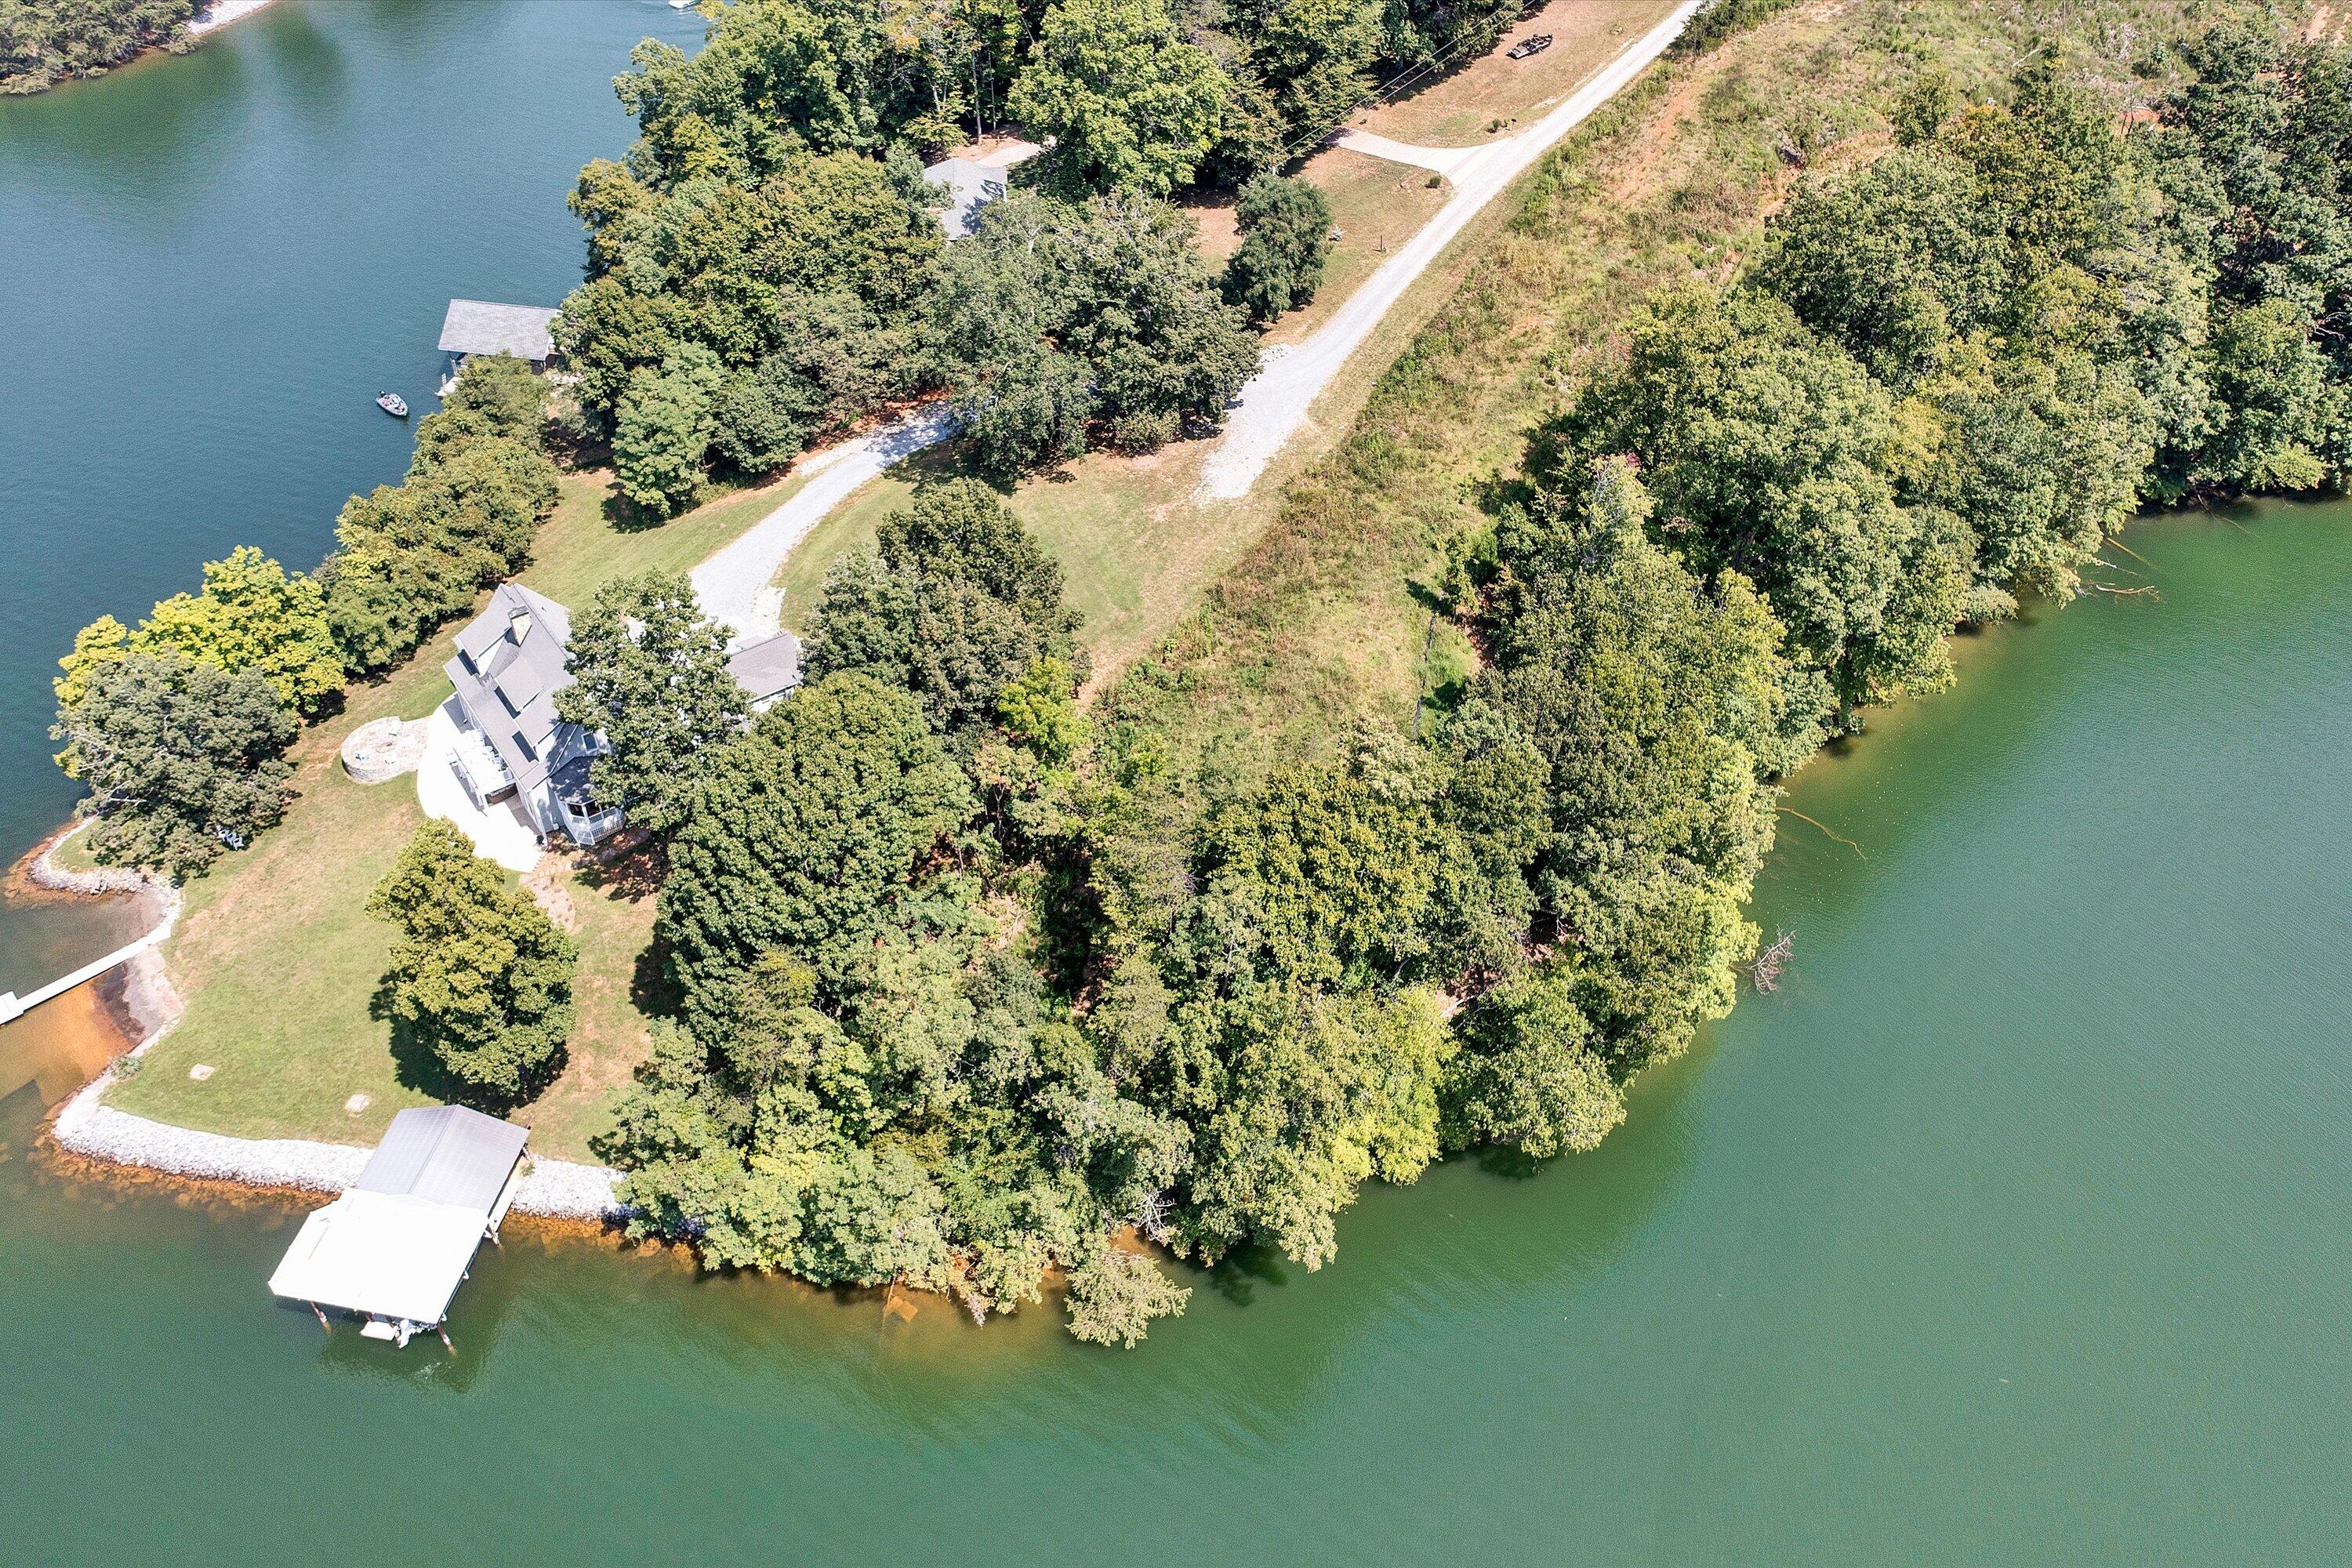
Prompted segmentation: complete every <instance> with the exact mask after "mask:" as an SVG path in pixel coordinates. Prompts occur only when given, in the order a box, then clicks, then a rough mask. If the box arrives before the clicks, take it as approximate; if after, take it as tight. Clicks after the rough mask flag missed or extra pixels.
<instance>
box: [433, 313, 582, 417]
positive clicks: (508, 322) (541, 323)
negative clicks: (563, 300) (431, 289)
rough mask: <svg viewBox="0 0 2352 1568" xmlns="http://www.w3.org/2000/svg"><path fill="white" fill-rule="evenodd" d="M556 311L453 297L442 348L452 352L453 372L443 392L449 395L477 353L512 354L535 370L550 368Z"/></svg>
mask: <svg viewBox="0 0 2352 1568" xmlns="http://www.w3.org/2000/svg"><path fill="white" fill-rule="evenodd" d="M555 315H556V313H555V311H554V310H551V309H549V308H547V307H545V306H541V305H500V304H496V303H493V302H492V301H490V300H450V301H449V309H448V310H447V312H446V314H444V315H443V316H442V318H441V352H442V353H445V354H447V355H448V356H449V374H448V375H447V376H446V378H445V379H444V380H443V381H442V383H441V395H442V396H444V397H446V396H448V395H449V387H450V385H451V384H453V383H455V382H456V381H457V373H458V372H459V371H460V370H463V369H464V368H465V365H466V361H467V359H468V358H470V357H471V356H473V355H475V354H512V355H514V357H515V358H517V359H519V360H523V361H525V362H527V363H529V364H530V368H531V369H533V370H540V371H543V370H545V369H547V368H548V366H549V365H551V364H552V363H554V362H555V338H554V334H553V331H552V329H553V327H554V324H555Z"/></svg>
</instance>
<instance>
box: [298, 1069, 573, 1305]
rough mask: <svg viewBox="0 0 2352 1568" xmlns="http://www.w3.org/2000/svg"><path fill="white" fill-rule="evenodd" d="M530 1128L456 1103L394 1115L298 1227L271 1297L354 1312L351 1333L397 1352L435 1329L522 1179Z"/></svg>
mask: <svg viewBox="0 0 2352 1568" xmlns="http://www.w3.org/2000/svg"><path fill="white" fill-rule="evenodd" d="M529 1140H530V1131H529V1130H528V1129H526V1128H522V1127H518V1126H516V1125H515V1124H514V1123H513V1122H511V1121H499V1119H498V1118H497V1117H495V1116H485V1115H483V1114H482V1113H481V1112H480V1111H478V1110H467V1109H466V1108H465V1107H464V1106H462V1105H436V1106H431V1107H418V1108H415V1109H412V1110H404V1111H402V1112H401V1113H400V1114H399V1115H397V1116H395V1117H394V1118H393V1119H392V1125H391V1127H389V1128H388V1129H386V1130H385V1131H384V1135H383V1142H381V1143H378V1144H377V1145H376V1146H375V1152H373V1153H372V1154H370V1155H369V1156H368V1160H367V1163H366V1164H365V1165H363V1166H362V1167H361V1169H360V1175H359V1180H357V1181H356V1182H353V1183H352V1184H351V1186H350V1187H349V1188H348V1189H347V1190H345V1192H344V1193H343V1194H342V1195H341V1197H339V1198H337V1199H336V1200H335V1201H334V1202H333V1203H331V1204H329V1205H327V1206H326V1207H324V1208H322V1209H319V1210H316V1211H315V1212H313V1213H312V1214H311V1215H310V1216H309V1217H308V1218H306V1219H305V1220H303V1222H302V1229H301V1231H300V1233H299V1234H298V1235H297V1236H296V1237H294V1244H293V1245H292V1246H291V1247H288V1248H287V1249H286V1256H285V1257H284V1258H281V1259H280V1260H279V1261H278V1269H277V1272H275V1273H273V1274H272V1275H270V1277H269V1289H270V1292H271V1293H272V1294H273V1295H276V1296H278V1297H279V1298H281V1299H283V1300H289V1301H302V1302H306V1303H308V1304H309V1305H310V1310H312V1311H314V1312H316V1313H318V1314H319V1321H320V1324H321V1325H324V1324H325V1323H326V1321H327V1314H326V1309H327V1308H329V1307H333V1308H335V1309H337V1310H340V1311H346V1312H356V1313H358V1314H359V1315H360V1316H361V1317H362V1318H363V1319H365V1320H366V1321H365V1322H364V1323H363V1324H362V1327H361V1329H360V1332H361V1333H362V1334H363V1335H365V1336H366V1337H367V1338H369V1339H372V1340H391V1341H393V1342H395V1343H397V1344H402V1345H405V1344H406V1343H407V1342H408V1341H409V1337H410V1336H411V1335H413V1334H416V1333H421V1332H425V1331H438V1332H440V1333H441V1335H442V1338H443V1339H444V1340H445V1341H446V1339H447V1337H448V1332H447V1331H446V1329H444V1328H443V1327H442V1325H443V1323H444V1322H446V1321H447V1319H448V1316H449V1302H450V1300H451V1299H452V1298H454V1297H455V1296H456V1295H457V1286H458V1283H459V1282H460V1281H461V1280H463V1279H465V1278H466V1270H467V1267H468V1266H470V1265H471V1264H472V1263H473V1261H474V1253H475V1252H476V1250H477V1249H478V1248H479V1247H481V1245H482V1241H483V1239H484V1238H485V1237H488V1239H490V1240H492V1241H496V1240H497V1239H498V1235H499V1221H500V1220H502V1219H504V1218H505V1217H506V1214H507V1207H508V1205H510V1204H512V1203H513V1202H514V1194H515V1186H516V1184H517V1183H518V1182H520V1180H521V1178H522V1152H523V1145H524V1144H525V1143H526V1142H528V1141H529Z"/></svg>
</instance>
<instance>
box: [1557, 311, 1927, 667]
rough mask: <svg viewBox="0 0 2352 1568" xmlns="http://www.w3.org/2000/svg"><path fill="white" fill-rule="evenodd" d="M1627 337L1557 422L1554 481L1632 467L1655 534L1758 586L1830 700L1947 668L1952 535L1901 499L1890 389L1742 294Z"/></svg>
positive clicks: (1649, 318) (1657, 317) (1660, 318)
mask: <svg viewBox="0 0 2352 1568" xmlns="http://www.w3.org/2000/svg"><path fill="white" fill-rule="evenodd" d="M1632 337H1633V342H1632V350H1631V353H1630V354H1629V356H1628V358H1627V360H1626V362H1625V363H1624V364H1623V365H1622V367H1621V368H1618V369H1616V370H1613V371H1612V372H1611V373H1609V374H1605V375H1603V376H1602V377H1601V378H1600V379H1598V380H1596V381H1595V382H1594V383H1593V384H1591V386H1590V387H1588V388H1587V389H1586V390H1585V391H1584V392H1583V394H1582V395H1580V397H1579V398H1578V400H1577V402H1576V404H1575V405H1574V406H1573V407H1571V409H1570V411H1569V413H1568V414H1567V415H1566V416H1564V417H1563V418H1562V419H1561V420H1560V421H1559V423H1558V425H1557V426H1555V429H1554V432H1553V438H1554V440H1555V441H1556V442H1557V444H1558V449H1559V452H1560V454H1561V456H1560V458H1559V459H1558V462H1557V468H1558V472H1559V474H1560V475H1561V478H1562V482H1563V483H1566V484H1569V485H1571V486H1574V485H1579V484H1581V483H1582V482H1584V476H1585V475H1587V474H1589V473H1590V472H1591V463H1592V462H1593V461H1595V460H1596V459H1599V458H1606V457H1611V456H1615V455H1619V454H1623V455H1627V456H1631V457H1633V458H1635V459H1636V460H1638V462H1639V463H1640V466H1641V473H1642V480H1643V484H1644V485H1645V486H1646V487H1647V489H1648V491H1649V493H1650V494H1652V495H1654V497H1655V498H1656V501H1657V507H1658V511H1659V523H1660V528H1661V532H1662V536H1663V537H1664V538H1665V539H1667V540H1669V541H1671V542H1672V543H1673V546H1674V548H1675V551H1676V552H1678V553H1680V554H1681V555H1682V556H1683V557H1684V559H1685V561H1686V562H1687V563H1689V565H1690V566H1691V567H1692V568H1693V569H1695V570H1696V571H1698V572H1700V573H1701V574H1706V575H1714V574H1719V573H1724V572H1737V573H1738V574H1740V575H1742V576H1744V577H1746V578H1747V579H1748V580H1749V581H1751V582H1752V583H1754V584H1756V585H1757V586H1758V587H1759V588H1760V589H1761V590H1763V593H1764V595H1765V597H1766V598H1767V599H1769V601H1770V602H1771V605H1772V608H1773V609H1774V611H1775V612H1777V613H1778V615H1779V616H1780V619H1781V620H1782V621H1783V622H1784V623H1785V624H1786V625H1787V626H1788V629H1789V635H1790V637H1791V638H1792V639H1794V641H1795V642H1796V644H1797V646H1798V647H1801V649H1802V650H1803V651H1804V654H1805V656H1806V658H1808V659H1809V660H1810V661H1811V663H1812V664H1813V665H1814V666H1815V667H1817V668H1821V669H1822V670H1823V671H1825V672H1827V673H1828V675H1829V676H1830V679H1831V680H1832V685H1833V687H1834V689H1835V690H1836V693H1837V696H1838V698H1839V700H1840V701H1841V702H1842V703H1843V704H1844V705H1846V706H1848V707H1852V706H1853V705H1856V704H1860V703H1863V702H1866V701H1870V700H1876V699H1878V698H1882V697H1885V696H1891V695H1895V694H1897V693H1901V692H1905V691H1916V690H1922V689H1933V688H1935V687H1936V686H1937V685H1939V684H1941V683H1942V682H1943V681H1944V680H1945V679H1948V676H1949V671H1950V661H1949V656H1948V654H1947V652H1946V651H1945V648H1944V637H1945V635H1946V634H1947V633H1948V632H1949V631H1950V630H1951V628H1952V626H1953V625H1954V624H1955V623H1956V622H1957V621H1958V619H1959V618H1960V616H1961V612H1962V601H1963V596H1964V594H1965V590H1966V586H1967V581H1968V577H1967V571H1968V566H1967V563H1966V562H1965V561H1964V560H1963V558H1962V555H1963V551H1962V541H1961V540H1960V539H1958V538H1957V537H1955V536H1954V534H1953V532H1952V531H1951V529H1950V527H1949V522H1948V520H1945V519H1939V518H1937V517H1936V516H1934V515H1923V514H1918V513H1913V512H1908V511H1906V510H1904V509H1903V508H1901V507H1899V506H1898V505H1897V504H1896V501H1895V488H1894V485H1893V483H1892V481H1891V479H1889V477H1888V475H1887V472H1886V469H1885V457H1886V453H1887V451H1888V449H1889V447H1890V445H1891V444H1892V442H1893V439H1894V436H1895V428H1894V424H1893V404H1892V401H1891V399H1890V398H1889V397H1888V395H1887V393H1886V391H1885V388H1884V387H1882V386H1880V385H1879V384H1877V383H1876V382H1874V381H1873V380H1872V379H1871V377H1870V374H1869V373H1868V372H1867V371H1865V370H1864V368H1863V367H1862V366H1861V365H1860V364H1859V363H1856V362H1855V361H1854V359H1853V356H1851V355H1850V354H1848V353H1845V352H1844V351H1843V349H1841V348H1839V347H1837V346H1836V345H1835V344H1832V343H1828V342H1822V340H1821V339H1820V338H1819V337H1817V336H1815V335H1814V334H1813V333H1812V332H1811V331H1809V330H1808V329H1807V328H1806V327H1805V325H1804V323H1803V322H1801V321H1799V320H1798V319H1797V317H1796V315H1795V314H1794V313H1793V312H1792V311H1790V309H1789V308H1788V307H1787V306H1786V305H1784V304H1782V303H1781V302H1780V300H1777V299H1773V298H1770V297H1768V296H1762V295H1758V294H1754V293H1751V292H1748V291H1746V290H1735V291H1733V292H1731V293H1729V294H1716V293H1713V292H1706V291H1701V292H1684V293H1678V294H1674V295H1669V296H1666V297H1664V298H1663V299H1661V300H1658V301H1656V302H1655V303H1654V305H1653V306H1652V308H1651V309H1650V310H1648V311H1647V312H1646V313H1645V314H1644V315H1643V317H1642V319H1641V320H1639V321H1636V322H1635V323H1634V326H1633V333H1632Z"/></svg>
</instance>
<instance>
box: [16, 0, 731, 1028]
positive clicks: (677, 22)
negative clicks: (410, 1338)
mask: <svg viewBox="0 0 2352 1568" xmlns="http://www.w3.org/2000/svg"><path fill="white" fill-rule="evenodd" d="M701 27H702V23H701V21H700V20H699V18H698V17H695V16H692V15H685V16H681V15H680V14H679V13H677V12H675V11H672V10H670V9H669V8H668V7H667V6H666V5H661V4H658V3H657V0H278V3H277V5H274V6H273V7H272V8H270V9H269V10H267V11H264V12H262V13H261V14H260V15H258V16H253V17H251V18H248V19H247V20H245V21H241V22H238V23H237V24H236V26H232V27H229V28H227V29H226V30H224V31H223V32H221V33H220V34H218V35H216V36H215V37H214V38H213V39H212V40H211V41H210V42H209V43H208V44H206V45H205V47H203V48H202V49H200V50H198V51H197V52H196V53H195V54H194V55H192V56H189V57H187V58H183V59H173V58H166V57H160V56H158V57H151V58H148V59H145V60H142V61H140V62H139V63H137V64H135V65H133V66H131V67H130V68H126V69H122V70H119V71H116V72H114V73H113V74H111V75H110V76H108V77H107V78H105V79H102V80H100V81H94V82H82V83H74V84H71V85H68V86H67V87H65V88H62V89H58V90H56V91H52V92H48V93H45V94H42V95H40V96H38V97H36V98H25V99H0V544H5V551H6V570H5V571H0V626H5V627H6V632H5V637H0V865H5V863H6V862H7V861H9V860H12V859H14V858H16V856H17V855H18V854H19V853H21V852H22V851H23V850H24V849H25V848H26V847H28V846H30V845H31V844H33V843H34V842H35V841H37V839H38V838H39V837H40V836H41V834H42V833H43V832H45V831H46V830H47V829H48V828H49V827H51V826H54V825H55V824H56V823H58V821H60V820H62V819H63V817H64V816H65V815H66V814H67V812H68V811H69V810H70V809H71V807H72V804H73V799H74V794H75V792H74V790H73V788H72V786H71V785H70V784H68V782H67V781H66V780H65V779H63V778H61V777H60V776H58V773H57V772H56V770H55V769H53V768H51V767H50V766H49V764H48V756H49V753H50V752H52V751H54V750H55V749H56V747H55V745H54V744H53V742H50V740H49V738H48V733H47V728H48V723H49V719H50V713H51V709H52V707H53V702H52V700H51V697H50V693H49V677H50V676H52V675H54V674H55V673H56V672H57V671H56V667H55V665H54V663H53V662H52V661H53V660H55V659H56V658H57V657H58V654H60V653H62V652H64V651H65V650H66V648H68V647H70V646H71V644H72V641H73V634H74V630H75V628H76V627H78V626H82V625H84V624H85V623H87V622H89V621H90V620H93V619H95V618H96V617H97V616H100V615H105V614H112V615H114V616H117V617H118V618H120V619H121V620H123V621H126V622H129V621H134V620H136V619H137V618H138V617H139V616H142V615H144V614H145V613H146V611H147V609H148V606H149V605H152V604H153V603H154V602H155V600H157V599H158V598H161V597H163V596H165V595H171V594H173V593H177V592H179V591H181V590H182V589H194V587H196V586H197V585H198V583H199V568H200V566H201V564H202V563H204V562H205V561H207V560H211V559H215V558H217V557H219V556H222V555H225V554H226V553H227V552H228V551H229V550H230V549H232V548H233V547H234V546H236V545H238V544H247V543H249V544H258V545H261V546H262V547H263V548H264V549H267V550H268V551H269V552H272V553H273V554H276V555H278V556H279V557H280V558H282V559H283V560H284V561H285V562H286V563H287V564H288V565H289V567H293V568H297V569H304V570H307V569H308V568H310V567H311V566H314V565H316V564H317V563H318V562H319V560H320V557H321V556H323V555H324V554H325V553H326V552H327V549H328V547H329V546H330V545H331V543H332V542H333V541H332V532H333V528H334V520H335V513H336V511H337V510H339V509H340V508H341V505H342V503H343V500H344V498H345V497H347V496H349V495H350V494H351V493H352V492H353V491H354V490H363V489H370V488H372V487H373V486H375V485H378V484H382V483H385V482H388V481H393V480H397V479H399V478H400V476H401V474H402V473H403V472H404V470H405V469H406V468H407V467H408V456H409V448H410V444H411V438H412V437H411V432H410V429H409V426H406V425H403V424H401V423H400V422H398V421H395V420H393V419H391V418H388V417H386V416H384V415H383V413H382V412H381V411H379V410H378V409H377V408H376V407H375V405H374V398H375V395H376V394H377V393H379V392H384V391H397V392H400V393H402V394H403V395H405V396H406V397H407V399H408V401H409V402H410V404H411V405H415V408H416V410H417V412H418V413H419V414H423V413H426V412H429V411H430V410H431V409H432V407H433V406H434V404H433V390H434V387H435V385H436V384H437V382H438V379H439V371H440V368H441V358H440V355H439V354H438V353H436V351H435V348H434V344H435V342H436V339H437V338H438V336H439V334H440V328H441V312H442V310H443V309H444V308H445V307H446V305H447V303H448V301H449V300H450V298H451V297H452V296H470V297H473V298H477V299H488V300H513V301H518V302H521V303H526V304H546V305H552V304H554V303H556V302H557V301H558V300H561V299H562V297H563V295H564V294H565V293H566V292H567V291H569V290H570V289H571V288H572V285H573V284H574V283H576V282H577V281H578V280H579V276H580V263H581V257H582V249H581V233H580V226H579V224H578V223H577V221H576V220H574V219H573V218H572V215H571V214H570V213H568V212H566V211H565V210H564V206H563V195H564V193H565V191H566V190H567V189H569V187H570V185H571V182H572V179H573V177H574V176H575V175H577V174H578V173H579V170H580V165H581V164H582V163H584V162H586V161H587V160H588V159H590V158H592V157H596V156H599V155H617V154H618V153H620V151H621V150H622V149H623V148H624V147H625V146H626V145H627V144H628V139H629V135H630V133H631V130H632V127H631V126H630V124H629V121H628V119H627V117H626V116H625V114H624V113H623V112H622V111H621V108H620V106H619V104H618V103H617V101H615V100H614V97H613V91H612V79H613V77H614V74H615V73H616V72H618V71H621V70H624V69H626V68H627V66H628V51H629V48H630V47H631V46H632V45H633V44H635V42H636V41H637V40H638V39H639V38H640V37H646V36H648V35H651V36H654V37H664V38H668V39H671V40H674V41H677V42H679V43H681V44H688V45H690V44H692V43H693V41H694V40H695V39H696V38H698V37H699V36H700V33H701ZM120 925H121V920H120V917H118V916H112V915H108V914H105V913H102V912H99V911H91V910H80V911H75V912H72V913H61V912H59V911H58V910H56V909H55V908H53V907H45V908H42V909H39V910H33V911H30V912H29V913H28V912H27V911H26V910H23V909H21V908H7V907H0V989H6V988H15V989H19V990H21V989H25V988H26V987H28V986H29V985H32V984H39V983H41V982H43V981H46V980H47V979H48V978H49V977H50V976H52V975H54V974H56V973H59V972H61V971H63V970H65V969H68V968H71V967H72V966H73V965H74V963H77V962H79V960H81V959H84V958H91V957H95V956H97V954H98V953H100V952H104V951H105V950H106V949H107V948H108V947H110V946H112V945H113V939H116V938H118V937H119V935H120Z"/></svg>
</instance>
